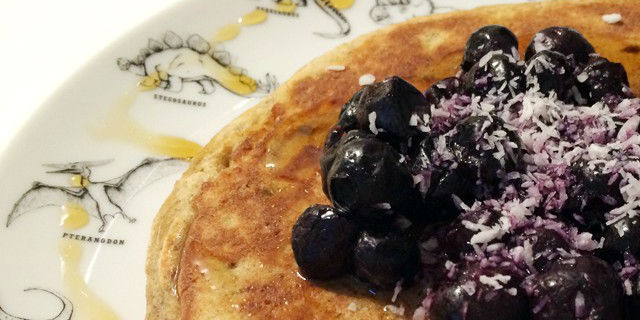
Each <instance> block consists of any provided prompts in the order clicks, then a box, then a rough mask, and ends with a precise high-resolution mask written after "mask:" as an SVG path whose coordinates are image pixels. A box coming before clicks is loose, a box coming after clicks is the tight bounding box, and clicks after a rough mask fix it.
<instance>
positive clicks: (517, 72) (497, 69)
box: [462, 54, 526, 97]
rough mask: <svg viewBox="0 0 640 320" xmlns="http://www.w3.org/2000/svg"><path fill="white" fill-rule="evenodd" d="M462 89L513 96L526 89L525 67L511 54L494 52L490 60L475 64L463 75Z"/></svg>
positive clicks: (480, 93)
mask: <svg viewBox="0 0 640 320" xmlns="http://www.w3.org/2000/svg"><path fill="white" fill-rule="evenodd" d="M462 89H463V90H464V92H466V93H467V94H474V95H480V96H485V95H487V94H492V95H495V96H498V95H501V94H507V95H508V96H511V97H513V96H515V95H517V94H519V93H522V92H524V91H525V89H526V79H525V76H524V68H523V66H521V65H519V64H517V62H516V60H515V59H514V58H513V57H511V56H510V55H506V54H494V55H492V56H491V58H489V60H488V61H484V60H481V61H479V62H478V63H476V64H474V65H473V66H472V67H471V68H470V69H469V71H467V73H465V74H464V75H463V76H462Z"/></svg>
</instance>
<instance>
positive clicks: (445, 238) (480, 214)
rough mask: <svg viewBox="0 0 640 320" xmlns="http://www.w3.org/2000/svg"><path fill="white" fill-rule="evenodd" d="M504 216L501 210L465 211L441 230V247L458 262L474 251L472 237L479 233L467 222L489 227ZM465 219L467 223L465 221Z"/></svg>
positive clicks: (449, 256) (439, 238)
mask: <svg viewBox="0 0 640 320" xmlns="http://www.w3.org/2000/svg"><path fill="white" fill-rule="evenodd" d="M500 217H502V215H501V214H500V213H499V212H495V211H493V210H477V211H471V212H468V213H465V214H463V215H461V216H460V217H458V218H457V219H456V220H454V221H452V222H451V223H449V224H448V225H447V226H446V227H444V228H441V229H440V230H439V236H438V242H439V243H440V247H441V249H442V251H443V253H445V254H446V255H447V258H448V259H449V260H451V261H454V262H457V261H460V260H461V259H462V258H463V255H465V254H468V253H471V252H474V250H473V247H472V246H471V244H470V240H471V237H473V235H475V234H476V233H478V231H477V230H476V231H474V230H471V229H469V228H468V227H467V226H466V225H465V223H467V222H472V223H474V224H480V225H484V226H487V227H491V226H493V225H495V224H496V223H497V222H498V220H499V219H500ZM463 221H465V223H463Z"/></svg>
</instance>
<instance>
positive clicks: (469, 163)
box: [448, 116, 522, 187]
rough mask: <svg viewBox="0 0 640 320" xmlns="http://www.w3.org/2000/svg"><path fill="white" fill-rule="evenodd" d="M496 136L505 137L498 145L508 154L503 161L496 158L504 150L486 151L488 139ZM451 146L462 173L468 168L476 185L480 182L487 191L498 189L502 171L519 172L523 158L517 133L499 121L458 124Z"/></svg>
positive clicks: (475, 119) (476, 119) (472, 119)
mask: <svg viewBox="0 0 640 320" xmlns="http://www.w3.org/2000/svg"><path fill="white" fill-rule="evenodd" d="M498 132H501V133H500V134H498ZM496 135H499V136H502V137H503V138H501V139H499V141H498V142H496V144H498V143H500V145H501V146H502V148H504V150H505V154H504V155H502V156H501V157H497V156H495V155H494V153H495V152H497V151H499V150H500V149H497V147H490V148H484V147H485V146H484V145H485V144H487V143H488V141H487V140H486V137H487V136H496ZM512 144H515V147H514V146H513V145H512ZM448 146H449V148H450V149H451V151H452V152H453V154H454V156H455V157H456V160H457V163H458V168H459V169H458V170H463V169H465V168H466V170H467V171H468V172H464V173H465V174H467V173H470V174H471V176H470V178H471V179H473V182H474V183H475V181H476V180H477V179H480V181H482V182H484V183H486V185H487V187H496V185H497V183H498V181H499V177H498V171H499V170H502V171H504V172H510V171H515V170H518V168H519V166H520V160H521V157H522V154H521V150H522V149H521V148H520V146H521V142H520V139H519V138H518V136H517V135H516V133H515V132H513V131H511V130H508V129H507V128H505V125H504V122H503V121H502V120H501V119H499V118H497V117H487V116H472V117H469V118H467V119H465V120H464V121H462V122H460V123H458V125H456V127H455V133H454V134H453V135H452V136H451V139H450V140H449V141H448ZM509 150H511V151H509ZM500 160H502V162H501V161H500Z"/></svg>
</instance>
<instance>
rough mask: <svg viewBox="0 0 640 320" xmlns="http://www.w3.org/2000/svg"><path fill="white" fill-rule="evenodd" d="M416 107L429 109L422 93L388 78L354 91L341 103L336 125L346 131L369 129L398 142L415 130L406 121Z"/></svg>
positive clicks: (392, 141)
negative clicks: (347, 100)
mask: <svg viewBox="0 0 640 320" xmlns="http://www.w3.org/2000/svg"><path fill="white" fill-rule="evenodd" d="M418 110H419V111H420V112H422V113H424V112H427V113H428V112H429V108H428V107H427V102H426V100H425V98H424V96H423V95H422V93H421V92H420V91H418V89H416V88H415V87H414V86H413V85H411V84H410V83H408V82H406V81H404V80H403V79H402V78H399V77H391V78H388V79H385V80H384V81H382V82H378V83H374V84H372V85H368V86H364V87H363V88H362V89H360V90H359V91H358V92H356V94H354V95H353V97H352V98H351V100H350V101H349V102H347V103H346V104H345V105H344V106H343V108H342V111H341V112H340V116H339V118H338V125H340V126H342V127H343V128H344V130H345V131H348V130H353V129H358V130H365V131H369V132H372V133H374V134H376V135H377V136H378V137H379V138H381V139H383V140H386V141H388V142H391V143H393V144H394V145H397V144H398V143H401V142H403V141H405V140H406V139H407V138H408V137H410V136H412V135H413V134H415V133H416V128H415V127H413V126H410V125H409V122H410V119H411V116H412V115H413V114H414V113H416V112H417V111H418ZM419 116H421V115H419Z"/></svg>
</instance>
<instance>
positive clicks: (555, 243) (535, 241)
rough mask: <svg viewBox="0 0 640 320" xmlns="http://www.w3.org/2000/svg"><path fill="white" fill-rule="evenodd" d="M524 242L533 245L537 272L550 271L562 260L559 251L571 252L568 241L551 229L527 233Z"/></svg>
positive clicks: (533, 230)
mask: <svg viewBox="0 0 640 320" xmlns="http://www.w3.org/2000/svg"><path fill="white" fill-rule="evenodd" d="M523 240H525V241H528V242H529V245H531V250H532V253H533V266H534V267H535V268H536V270H537V271H545V270H547V269H549V267H550V266H551V265H552V264H553V263H554V262H555V261H557V260H558V259H560V257H561V256H560V255H559V251H558V249H563V250H565V251H569V243H568V242H567V240H566V239H565V238H564V237H563V236H562V235H560V233H558V232H557V231H555V230H551V229H545V228H534V229H531V230H528V231H527V232H525V234H524V236H523ZM523 243H524V241H523ZM523 243H522V244H523ZM522 244H521V245H522Z"/></svg>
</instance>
